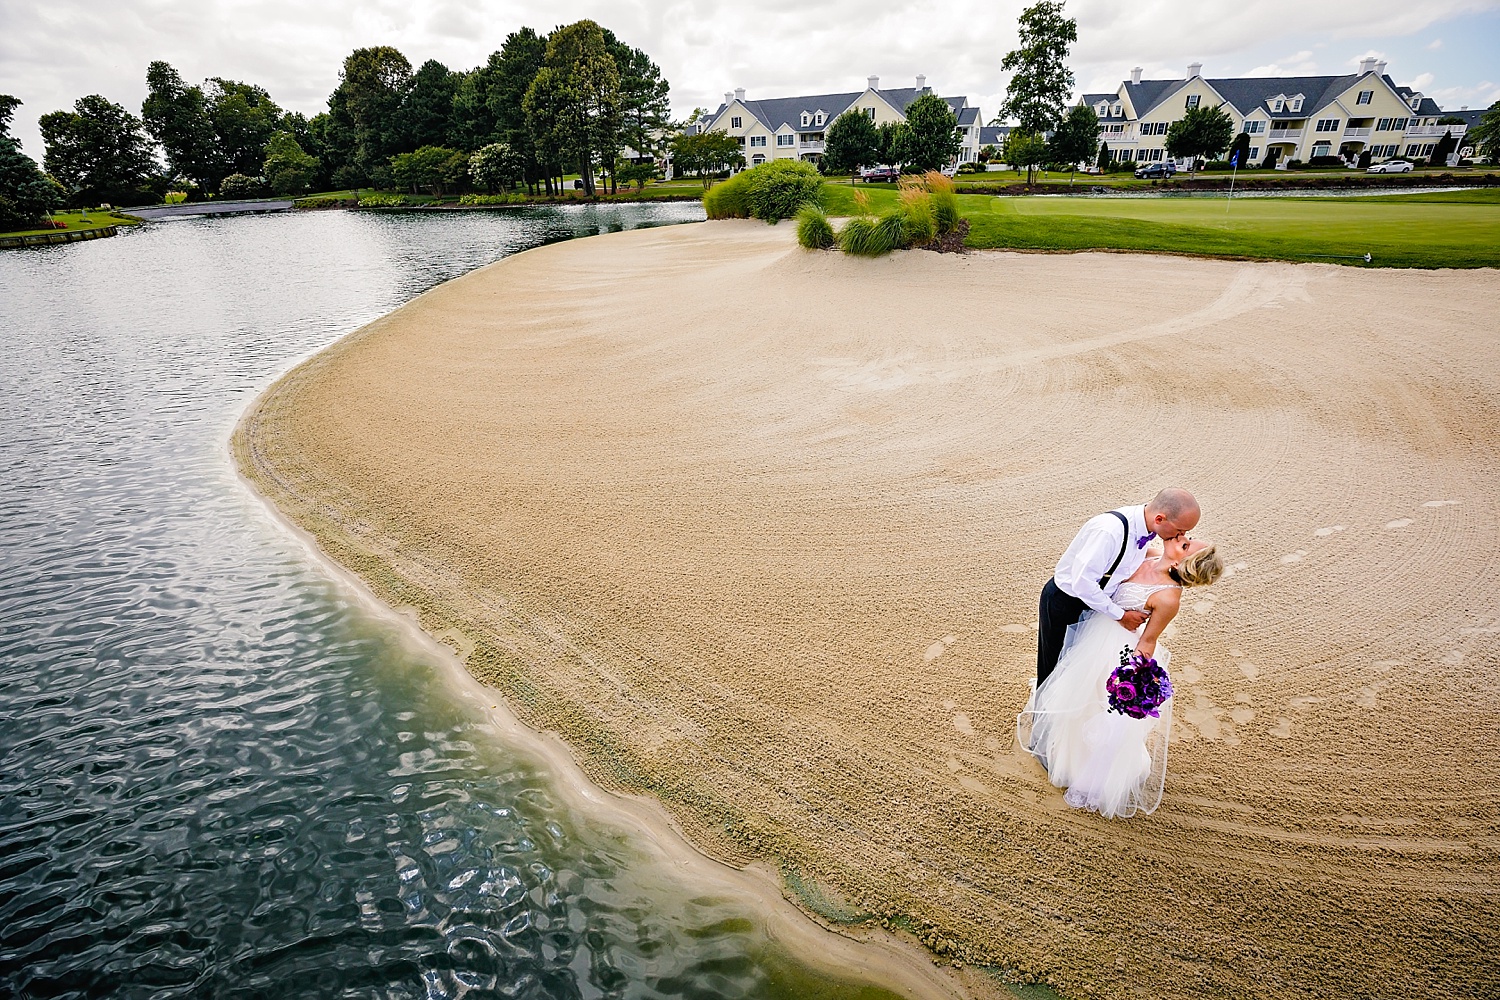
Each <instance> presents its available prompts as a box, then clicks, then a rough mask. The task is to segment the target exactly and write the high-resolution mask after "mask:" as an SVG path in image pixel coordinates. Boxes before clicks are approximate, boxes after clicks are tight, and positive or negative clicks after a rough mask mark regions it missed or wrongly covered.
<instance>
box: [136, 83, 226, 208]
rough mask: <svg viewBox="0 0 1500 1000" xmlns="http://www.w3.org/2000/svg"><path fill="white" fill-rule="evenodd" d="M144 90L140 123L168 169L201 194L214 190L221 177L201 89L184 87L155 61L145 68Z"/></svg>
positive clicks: (212, 129)
mask: <svg viewBox="0 0 1500 1000" xmlns="http://www.w3.org/2000/svg"><path fill="white" fill-rule="evenodd" d="M146 90H147V94H146V100H145V101H144V102H143V103H142V104H141V120H142V122H143V123H144V124H145V126H146V131H147V132H149V133H150V134H151V137H152V138H153V139H155V140H156V141H157V142H158V143H160V144H161V147H162V151H163V152H164V153H165V154H166V157H167V166H168V168H169V169H170V170H171V171H172V172H173V173H174V174H176V175H177V176H180V177H183V178H186V179H187V180H189V181H192V182H193V183H194V184H197V185H198V186H199V187H202V188H204V189H205V190H213V189H214V188H216V187H217V186H218V185H217V184H216V183H215V182H216V180H217V179H218V178H219V177H221V176H223V174H222V172H221V171H220V170H219V169H218V162H219V154H218V144H217V142H216V141H215V136H214V123H213V121H212V120H211V119H210V118H209V115H208V98H207V97H205V96H204V94H203V88H201V87H197V86H193V87H190V86H188V85H187V84H186V83H184V82H183V79H182V77H181V76H180V75H178V73H177V71H176V70H175V69H173V68H172V67H171V66H170V65H168V64H167V63H165V62H162V61H161V60H157V61H156V62H153V63H151V64H150V65H149V66H147V67H146Z"/></svg>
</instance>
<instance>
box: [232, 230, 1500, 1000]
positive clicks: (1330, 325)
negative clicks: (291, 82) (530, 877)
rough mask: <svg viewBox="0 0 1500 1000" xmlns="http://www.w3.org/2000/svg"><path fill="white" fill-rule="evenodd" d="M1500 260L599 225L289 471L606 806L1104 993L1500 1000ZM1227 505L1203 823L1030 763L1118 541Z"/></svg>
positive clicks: (926, 934) (1203, 740) (410, 333)
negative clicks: (1075, 787) (1063, 592)
mask: <svg viewBox="0 0 1500 1000" xmlns="http://www.w3.org/2000/svg"><path fill="white" fill-rule="evenodd" d="M1497 302H1500V274H1496V273H1495V272H1493V271H1481V272H1463V273H1459V272H1417V271H1401V272H1389V271H1371V270H1356V269H1352V268H1341V267H1335V266H1317V265H1300V266H1298V265H1283V264H1246V263H1229V262H1214V261H1195V260H1185V259H1171V258H1161V257H1147V256H1131V255H1112V254H1088V255H1077V256H1046V255H1017V254H1001V253H983V254H971V255H968V256H965V257H952V256H938V255H934V254H927V253H920V252H913V253H905V254H897V255H894V256H892V257H890V258H887V259H882V260H874V261H864V260H854V259H849V258H846V257H842V256H839V255H835V254H821V253H808V252H804V251H802V250H799V249H798V248H797V247H796V246H795V245H794V244H793V233H792V230H791V227H790V226H780V227H775V228H772V227H767V226H763V225H761V224H759V223H708V224H703V225H694V226H682V227H677V228H671V229H657V230H645V231H635V232H627V233H620V234H614V235H609V236H602V237H598V238H594V239H588V240H581V241H576V242H572V243H566V244H561V245H558V246H552V247H548V248H545V249H541V250H537V251H533V252H530V253H526V254H522V255H520V256H517V257H513V258H509V259H507V260H504V261H501V262H500V263H498V264H495V265H493V266H491V267H488V268H485V269H483V270H480V271H477V272H475V273H473V274H470V275H468V276H466V277H464V278H461V279H459V280H457V281H454V282H451V283H449V284H447V285H445V286H443V287H441V288H439V289H437V290H435V291H433V292H431V293H429V294H427V295H425V296H423V297H421V298H419V299H418V300H416V301H414V302H413V303H411V304H409V305H408V306H406V307H405V308H403V309H401V310H399V311H398V312H396V313H394V314H393V315H391V316H389V317H386V318H385V319H382V320H380V321H378V322H376V323H374V324H372V325H370V326H369V327H367V328H365V329H364V330H363V331H361V332H360V333H358V334H356V335H354V336H352V337H350V338H348V339H346V340H345V341H343V342H341V343H340V344H338V345H337V346H336V347H334V348H333V349H331V350H329V351H327V352H325V353H323V354H321V355H319V356H317V357H315V358H314V359H312V360H311V361H309V362H307V363H306V364H304V365H302V366H301V367H300V368H298V369H296V370H295V371H293V372H292V373H291V374H290V375H289V376H287V377H286V378H285V379H284V380H282V381H281V382H280V383H278V384H277V385H276V386H275V387H274V388H273V389H272V390H271V391H270V392H269V393H268V394H267V396H266V397H265V398H264V399H263V400H262V402H261V403H260V405H259V407H258V408H257V409H256V410H255V411H254V412H253V413H252V414H251V415H249V416H248V417H247V419H246V421H245V422H244V423H243V424H242V426H241V428H240V431H239V433H238V434H237V437H236V447H237V453H238V455H239V458H240V461H241V463H242V465H243V466H244V468H245V470H246V471H247V473H248V474H250V475H251V476H252V478H254V479H255V481H256V482H257V483H258V484H259V486H260V487H261V488H262V489H263V490H265V492H266V493H267V494H268V495H269V496H270V497H271V498H272V499H273V500H274V501H275V502H276V503H277V504H278V505H279V506H280V507H281V508H282V510H283V511H284V512H285V513H286V514H288V515H289V516H290V517H291V518H292V519H293V520H295V521H297V522H298V523H300V524H301V525H303V526H304V527H306V528H308V529H309V530H311V531H312V532H313V533H314V534H316V535H317V536H318V538H319V540H320V542H321V543H322V544H323V545H324V547H325V548H327V550H328V551H329V552H330V554H332V555H333V556H334V557H335V558H337V559H338V560H339V561H341V562H342V563H344V564H345V565H347V566H349V567H350V568H351V569H353V570H354V571H355V572H357V573H359V574H360V575H361V576H362V577H363V578H364V579H365V580H366V581H367V582H369V583H370V585H371V586H372V587H373V588H374V589H375V590H376V592H377V593H379V594H381V595H382V596H383V597H385V598H386V599H387V600H389V601H390V602H391V603H392V604H395V605H398V606H410V607H412V608H414V609H415V610H416V611H417V613H418V614H419V615H420V617H421V620H422V623H423V625H424V626H425V627H426V628H427V629H428V630H429V631H431V632H432V633H434V634H435V635H438V636H439V637H440V638H442V639H444V641H447V642H449V643H450V644H452V645H453V646H455V648H457V649H458V650H459V651H460V653H461V654H462V655H464V656H465V657H466V659H467V663H468V665H469V668H470V670H471V671H472V672H474V673H475V675H476V676H478V677H479V678H480V679H482V680H485V681H487V682H489V683H492V684H494V685H495V686H496V687H498V688H500V689H501V690H502V691H503V692H504V693H505V696H506V697H507V698H508V699H509V700H510V702H511V704H512V705H513V706H514V707H515V708H516V710H517V711H518V712H519V713H520V714H521V715H522V716H523V717H524V718H526V719H527V720H528V721H530V722H532V723H533V724H535V725H537V726H538V727H542V728H546V729H551V730H555V731H557V732H559V733H560V734H562V735H563V737H564V738H565V739H567V740H568V741H569V742H570V743H571V744H572V746H573V747H574V748H575V750H576V752H577V753H578V755H579V757H580V759H581V760H582V762H583V764H584V766H585V767H586V768H587V769H588V770H589V771H590V773H591V774H593V775H594V776H595V777H597V778H598V779H599V780H601V781H603V782H604V783H605V784H607V785H611V786H613V787H618V788H623V789H629V790H637V791H647V792H650V793H651V794H654V795H656V796H657V797H659V798H660V799H662V800H663V801H664V802H665V803H666V804H667V806H668V808H669V809H670V810H671V811H672V813H673V814H674V815H675V816H676V818H677V819H678V820H679V821H680V822H681V823H682V825H683V826H684V828H685V829H686V830H687V831H688V832H689V834H690V835H691V836H692V837H694V838H695V839H696V840H697V841H698V842H699V843H700V844H702V845H703V846H704V847H705V848H706V849H707V850H709V851H710V852H712V853H715V854H717V855H719V856H721V857H724V858H726V859H729V860H746V859H750V858H754V857H765V858H768V859H770V860H772V861H773V862H774V863H777V864H779V865H780V866H782V868H783V870H784V871H786V872H788V873H789V874H790V879H789V881H790V884H791V885H793V886H794V887H795V888H796V889H797V890H798V891H799V892H801V893H802V894H803V895H804V899H805V900H809V901H812V902H813V903H814V904H815V908H818V909H820V910H821V911H822V912H823V913H824V915H825V916H828V915H833V916H837V915H839V914H843V915H846V916H854V915H861V914H874V915H876V916H879V917H884V918H889V919H890V920H891V922H892V923H894V924H897V925H899V926H903V927H906V928H909V929H911V930H913V931H914V932H915V933H916V934H917V935H918V936H919V937H921V938H922V939H923V940H925V941H926V942H927V943H928V944H929V945H930V946H932V947H934V948H936V949H937V950H938V952H939V953H940V954H942V955H945V956H947V957H949V958H954V959H961V960H963V961H965V962H967V963H985V962H988V963H998V964H1001V965H1005V966H1008V967H1011V968H1015V969H1019V970H1023V971H1024V972H1026V973H1029V974H1031V975H1034V976H1038V977H1050V978H1051V979H1052V980H1053V981H1055V982H1056V983H1057V985H1058V986H1059V987H1060V988H1061V989H1062V990H1063V992H1065V993H1071V994H1090V995H1092V994H1099V995H1105V996H1121V997H1123V996H1167V997H1189V996H1203V995H1212V996H1246V995H1251V994H1257V995H1282V996H1285V995H1293V994H1302V993H1311V994H1317V995H1321V996H1341V997H1356V996H1370V995H1381V996H1390V997H1407V996H1409V997H1427V996H1440V995H1459V994H1469V995H1479V994H1488V995H1495V993H1496V991H1497V990H1500V966H1497V964H1496V963H1495V958H1494V956H1495V954H1496V951H1497V948H1500V934H1497V930H1496V928H1497V926H1500V804H1497V802H1500V697H1497V696H1500V670H1497V668H1500V647H1497V637H1500V601H1497V598H1496V590H1497V587H1500V523H1497V522H1500V518H1497V510H1500V507H1497V501H1500V474H1497V471H1496V470H1497V468H1500V351H1497V350H1496V344H1495V339H1496V325H1497V311H1496V309H1497V306H1496V303H1497ZM1167 483H1181V484H1183V485H1186V486H1189V487H1191V488H1193V489H1194V490H1195V491H1196V492H1197V493H1198V496H1199V497H1200V499H1201V500H1202V501H1203V505H1204V508H1205V511H1206V516H1205V518H1204V520H1203V523H1202V525H1201V527H1200V529H1199V531H1198V532H1197V534H1198V535H1199V536H1200V537H1211V538H1213V539H1215V540H1216V541H1218V542H1219V543H1220V544H1221V545H1222V546H1223V547H1224V549H1225V550H1226V551H1227V553H1228V554H1229V558H1230V561H1231V562H1233V563H1234V568H1235V571H1234V573H1233V575H1232V576H1230V577H1229V578H1227V579H1225V580H1224V581H1223V582H1221V583H1220V584H1219V585H1217V586H1215V587H1214V588H1212V590H1210V591H1207V592H1202V593H1198V592H1194V593H1192V594H1190V595H1189V598H1188V600H1187V601H1185V610H1184V612H1183V615H1182V617H1181V619H1180V620H1179V622H1178V623H1177V624H1176V625H1174V626H1173V628H1172V630H1171V632H1170V633H1169V634H1168V636H1167V638H1166V641H1167V643H1168V644H1169V645H1171V646H1172V648H1173V650H1174V656H1175V658H1174V670H1175V673H1176V680H1177V683H1178V691H1179V693H1178V696H1177V697H1178V705H1177V726H1176V729H1175V730H1174V733H1173V745H1172V751H1171V759H1170V762H1169V771H1168V779H1167V789H1166V799H1165V801H1164V803H1163V805H1162V807H1161V809H1160V810H1159V811H1158V812H1157V813H1156V814H1155V815H1153V816H1151V817H1149V818H1145V819H1137V820H1133V821H1129V822H1109V821H1106V820H1101V819H1099V818H1098V817H1096V816H1093V815H1089V814H1082V813H1078V812H1074V811H1070V810H1068V809H1066V808H1065V807H1064V806H1063V804H1062V801H1061V793H1060V792H1058V791H1057V790H1055V789H1053V788H1052V787H1051V786H1050V785H1049V784H1048V783H1047V781H1046V778H1045V776H1044V774H1043V772H1042V771H1041V769H1040V768H1039V767H1038V766H1037V765H1035V764H1034V763H1032V762H1031V760H1030V759H1029V758H1028V757H1026V756H1025V755H1023V754H1020V753H1018V752H1016V751H1015V750H1014V749H1013V745H1012V739H1013V727H1014V718H1015V713H1016V711H1017V710H1018V709H1019V708H1020V707H1021V705H1022V703H1023V702H1024V700H1025V695H1026V683H1027V680H1028V678H1029V677H1030V675H1031V672H1032V670H1033V667H1034V655H1035V654H1034V636H1035V632H1034V629H1033V625H1034V621H1035V617H1036V614H1035V612H1036V604H1035V602H1036V596H1037V591H1038V590H1039V588H1040V587H1041V585H1042V583H1043V582H1045V580H1046V579H1047V576H1048V574H1049V573H1050V571H1051V565H1052V563H1053V562H1054V561H1055V560H1056V558H1057V555H1058V553H1060V552H1061V551H1062V549H1063V547H1064V546H1065V545H1066V544H1067V541H1068V539H1069V537H1071V535H1072V533H1073V531H1074V530H1075V529H1076V527H1077V525H1078V524H1080V523H1081V522H1082V521H1083V520H1084V519H1085V518H1086V517H1088V516H1089V515H1091V514H1093V513H1095V512H1097V511H1099V510H1101V509H1103V508H1104V507H1106V506H1109V505H1113V504H1115V503H1124V502H1128V501H1141V500H1144V499H1146V498H1147V497H1148V496H1149V495H1150V493H1151V492H1152V491H1154V490H1155V489H1156V488H1157V487H1158V486H1160V485H1163V484H1167Z"/></svg>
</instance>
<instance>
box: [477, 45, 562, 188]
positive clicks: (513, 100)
mask: <svg viewBox="0 0 1500 1000" xmlns="http://www.w3.org/2000/svg"><path fill="white" fill-rule="evenodd" d="M546 57H547V40H546V39H545V38H542V37H541V36H540V35H538V34H537V33H536V32H535V31H533V30H532V29H530V28H522V29H520V30H519V31H513V32H511V33H510V34H509V35H507V36H506V38H505V42H504V44H503V45H501V46H500V51H499V52H497V53H496V54H495V55H493V56H490V62H489V67H490V69H491V71H492V76H491V77H490V81H489V88H488V96H487V98H486V100H487V103H488V106H489V110H490V114H492V115H493V116H494V119H495V132H494V135H493V138H494V139H496V140H497V141H499V142H504V143H505V144H506V145H508V146H510V148H511V149H512V150H513V151H514V152H515V153H516V155H517V156H519V157H520V158H521V162H522V165H523V175H524V177H525V179H526V182H527V183H528V184H531V185H535V184H537V183H538V182H540V181H541V180H542V179H543V177H546V178H547V184H548V191H549V192H550V191H551V177H552V175H553V173H555V171H554V170H553V167H554V166H556V163H555V161H550V160H548V159H547V157H546V156H545V155H543V151H542V143H541V142H540V140H539V137H538V136H536V135H534V134H533V133H532V131H531V126H530V124H529V123H528V119H527V115H526V108H525V101H526V92H527V90H529V89H530V87H531V84H532V81H534V80H535V79H536V76H537V73H539V72H540V71H541V68H542V63H543V61H545V59H546Z"/></svg>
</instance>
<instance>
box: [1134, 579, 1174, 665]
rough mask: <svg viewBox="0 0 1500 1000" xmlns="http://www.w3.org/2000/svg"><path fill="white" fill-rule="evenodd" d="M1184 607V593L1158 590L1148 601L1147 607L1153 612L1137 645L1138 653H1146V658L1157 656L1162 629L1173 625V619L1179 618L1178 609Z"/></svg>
mask: <svg viewBox="0 0 1500 1000" xmlns="http://www.w3.org/2000/svg"><path fill="white" fill-rule="evenodd" d="M1181 605H1182V591H1180V590H1177V589H1175V588H1174V589H1172V590H1158V591H1157V592H1156V593H1154V594H1152V595H1151V597H1150V598H1149V599H1148V600H1147V601H1146V607H1147V608H1149V609H1150V611H1151V617H1150V618H1148V619H1146V631H1144V632H1142V633H1141V638H1140V640H1139V641H1138V642H1136V644H1135V649H1136V652H1138V653H1144V654H1145V655H1146V656H1152V657H1154V656H1155V655H1156V640H1157V637H1158V636H1160V635H1161V633H1162V629H1164V628H1166V627H1167V626H1168V625H1170V624H1172V619H1173V618H1176V617H1177V609H1178V608H1179V607H1180V606H1181Z"/></svg>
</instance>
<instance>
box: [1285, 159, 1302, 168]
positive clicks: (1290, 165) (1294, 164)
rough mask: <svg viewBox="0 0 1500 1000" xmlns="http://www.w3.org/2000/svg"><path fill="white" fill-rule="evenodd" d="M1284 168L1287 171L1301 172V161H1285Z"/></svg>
mask: <svg viewBox="0 0 1500 1000" xmlns="http://www.w3.org/2000/svg"><path fill="white" fill-rule="evenodd" d="M1286 168H1287V169H1288V170H1301V169H1302V161H1301V160H1287V161H1286Z"/></svg>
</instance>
